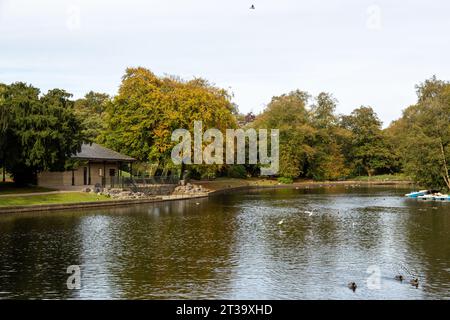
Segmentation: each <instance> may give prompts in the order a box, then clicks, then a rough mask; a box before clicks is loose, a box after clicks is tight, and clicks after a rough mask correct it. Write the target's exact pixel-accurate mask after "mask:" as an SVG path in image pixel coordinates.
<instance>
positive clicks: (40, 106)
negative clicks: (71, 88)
mask: <svg viewBox="0 0 450 320" xmlns="http://www.w3.org/2000/svg"><path fill="white" fill-rule="evenodd" d="M2 90H3V94H2V96H3V97H2V103H1V105H0V108H1V110H2V111H1V112H2V120H1V122H7V125H3V129H2V138H1V139H0V140H1V141H2V142H1V143H2V153H1V158H2V160H1V161H2V163H4V165H5V167H6V169H7V171H8V172H10V173H11V174H12V176H13V178H14V181H15V182H16V183H18V184H24V183H29V182H33V179H34V178H35V174H36V172H37V171H39V170H63V169H64V168H65V164H66V160H67V159H68V157H69V156H70V155H72V154H73V153H75V152H77V151H78V150H79V148H80V147H81V144H82V141H83V136H82V133H81V130H82V126H81V123H80V121H79V120H78V119H77V118H76V117H75V115H74V114H73V102H72V101H70V100H69V98H70V97H71V95H70V94H69V93H67V92H65V91H64V90H60V89H53V90H50V91H48V93H47V94H45V95H43V96H41V97H40V96H39V94H40V91H39V89H37V88H35V87H32V86H30V85H27V84H25V83H21V82H18V83H13V84H11V85H9V86H6V87H3V89H2ZM5 110H7V116H6V117H7V118H8V120H7V121H5V119H4V118H3V117H4V113H5Z"/></svg>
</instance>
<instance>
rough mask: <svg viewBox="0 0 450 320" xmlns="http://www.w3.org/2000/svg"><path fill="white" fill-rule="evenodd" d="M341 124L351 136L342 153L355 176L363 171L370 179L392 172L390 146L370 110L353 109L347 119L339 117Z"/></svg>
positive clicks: (393, 158) (377, 119)
mask: <svg viewBox="0 0 450 320" xmlns="http://www.w3.org/2000/svg"><path fill="white" fill-rule="evenodd" d="M341 124H342V127H343V128H345V129H347V130H348V131H349V132H350V133H351V135H350V139H349V143H348V144H347V146H346V149H345V151H346V152H345V154H346V156H347V161H348V162H349V163H352V165H353V169H354V172H355V173H360V172H365V173H366V174H367V175H368V176H372V175H373V174H376V173H384V172H383V171H385V170H390V169H392V167H393V163H394V162H395V153H394V152H393V147H392V146H391V145H389V143H388V139H387V138H386V136H385V133H384V132H383V131H382V129H381V121H380V120H379V118H378V116H377V115H376V113H375V112H374V111H373V109H372V108H371V107H364V106H363V107H360V108H358V109H355V110H354V111H353V112H352V113H351V114H350V115H349V116H343V117H342V119H341ZM391 171H392V170H391Z"/></svg>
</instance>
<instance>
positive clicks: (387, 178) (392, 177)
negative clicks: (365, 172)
mask: <svg viewBox="0 0 450 320" xmlns="http://www.w3.org/2000/svg"><path fill="white" fill-rule="evenodd" d="M351 180H354V181H366V182H370V181H379V182H396V181H411V179H410V178H409V177H407V176H405V175H403V174H383V175H379V176H372V177H368V176H360V177H355V178H352V179H351Z"/></svg>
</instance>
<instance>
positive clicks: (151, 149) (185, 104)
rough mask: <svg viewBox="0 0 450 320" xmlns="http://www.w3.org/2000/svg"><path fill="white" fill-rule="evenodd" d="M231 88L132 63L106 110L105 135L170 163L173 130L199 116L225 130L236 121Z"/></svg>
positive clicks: (136, 153)
mask: <svg viewBox="0 0 450 320" xmlns="http://www.w3.org/2000/svg"><path fill="white" fill-rule="evenodd" d="M230 99H231V97H230V95H229V94H228V93H227V91H225V90H223V89H220V88H216V87H214V86H212V85H211V84H209V83H208V82H207V81H206V80H203V79H194V80H191V81H187V82H186V81H182V80H180V79H177V78H174V77H164V78H160V77H157V76H155V75H154V74H153V73H152V72H151V71H149V70H147V69H144V68H128V69H127V70H126V73H125V75H124V77H123V79H122V83H121V85H120V88H119V94H118V95H117V96H115V97H114V99H113V100H112V103H111V104H109V106H108V108H107V111H106V117H105V121H106V130H105V132H104V134H102V137H101V141H103V142H104V143H105V144H106V145H108V146H109V147H111V148H113V149H115V150H118V151H120V152H124V153H126V154H129V155H130V156H132V157H134V158H136V159H139V160H141V161H150V162H153V163H159V164H161V165H162V166H170V165H171V160H170V159H171V157H170V154H171V150H172V147H173V146H174V145H175V144H176V143H175V142H173V141H171V135H172V132H173V131H174V130H176V129H179V128H183V129H188V130H189V131H191V133H192V131H193V124H194V121H195V120H199V121H200V120H201V121H203V128H217V129H219V130H221V131H222V132H223V133H225V130H226V129H227V128H235V127H236V119H235V116H234V114H233V113H234V112H236V110H235V106H234V105H233V104H232V103H231V101H230Z"/></svg>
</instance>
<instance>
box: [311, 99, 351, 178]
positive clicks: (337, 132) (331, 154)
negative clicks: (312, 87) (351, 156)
mask: <svg viewBox="0 0 450 320" xmlns="http://www.w3.org/2000/svg"><path fill="white" fill-rule="evenodd" d="M315 100H316V102H315V104H313V105H312V106H311V111H310V115H311V116H310V119H311V125H312V126H313V127H314V128H315V129H316V134H315V137H314V142H313V149H314V154H313V157H312V159H311V161H310V162H309V165H308V173H307V176H308V177H310V178H313V179H315V180H337V179H339V178H343V177H346V176H347V175H348V174H349V169H348V168H347V166H346V164H345V158H344V156H343V154H342V146H343V143H344V141H345V139H346V138H347V137H348V133H347V131H346V130H344V129H342V128H340V127H339V118H338V116H337V115H336V114H335V111H336V105H337V100H336V99H334V98H333V96H332V95H331V94H328V93H325V92H322V93H320V94H319V95H318V96H317V97H316V99H315Z"/></svg>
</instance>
